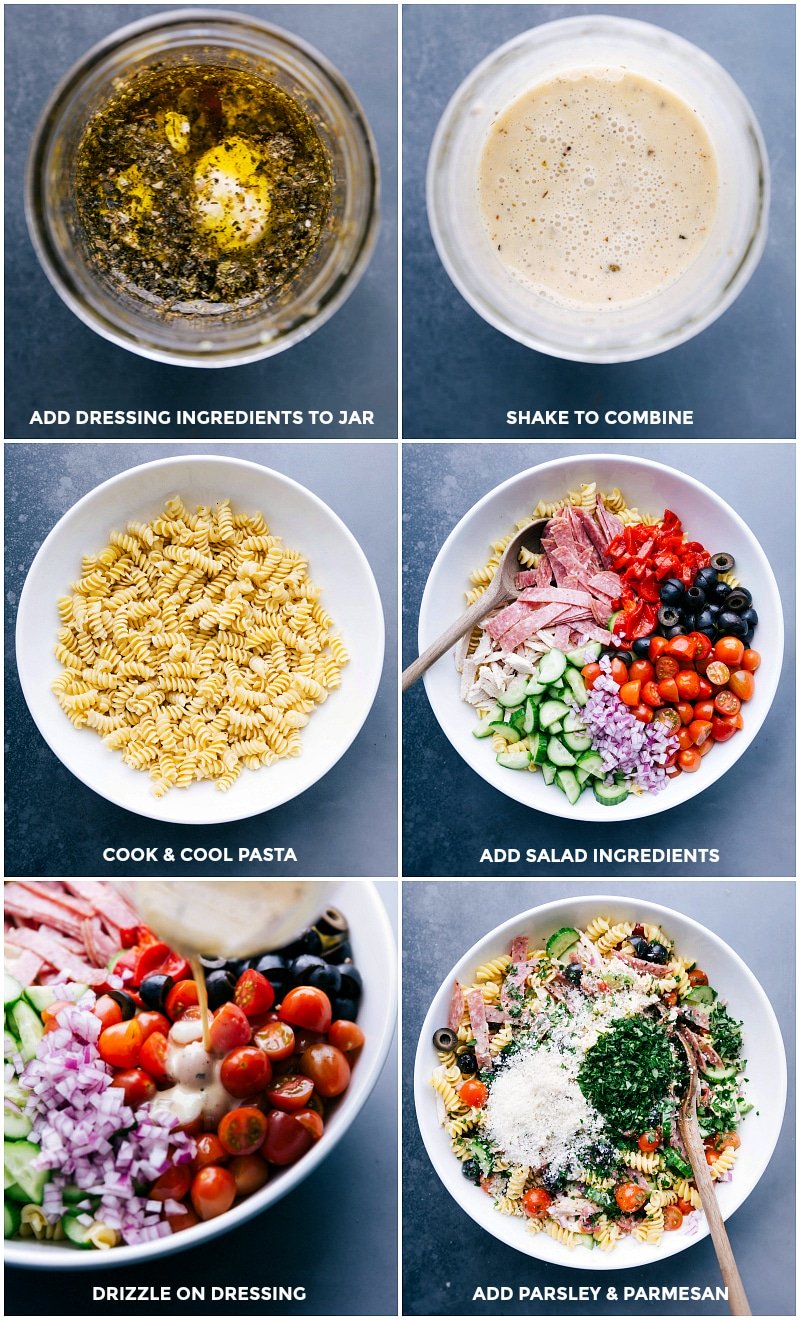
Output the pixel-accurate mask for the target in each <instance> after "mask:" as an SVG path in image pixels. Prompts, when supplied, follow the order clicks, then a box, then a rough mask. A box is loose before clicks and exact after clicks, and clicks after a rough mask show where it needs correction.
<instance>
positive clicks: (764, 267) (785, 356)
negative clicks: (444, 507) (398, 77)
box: [403, 4, 795, 439]
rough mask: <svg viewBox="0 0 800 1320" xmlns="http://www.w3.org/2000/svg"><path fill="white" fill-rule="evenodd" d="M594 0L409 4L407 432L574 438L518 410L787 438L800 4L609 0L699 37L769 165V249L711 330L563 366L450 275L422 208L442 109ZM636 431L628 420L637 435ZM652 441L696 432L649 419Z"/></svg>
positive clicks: (601, 432) (597, 431) (603, 429)
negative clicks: (747, 109)
mask: <svg viewBox="0 0 800 1320" xmlns="http://www.w3.org/2000/svg"><path fill="white" fill-rule="evenodd" d="M597 8H598V6H596V5H585V4H584V5H500V4H497V5H406V6H404V10H403V309H404V311H403V342H404V356H403V395H404V404H403V408H404V423H403V431H404V435H406V436H407V437H409V438H410V439H430V438H434V439H438V438H441V439H447V438H451V437H452V438H460V437H464V436H469V437H474V438H476V439H481V438H493V437H495V436H501V435H502V436H511V435H517V436H520V435H523V436H530V437H545V436H554V435H558V434H565V435H566V436H569V437H573V436H575V435H579V434H580V435H584V436H586V438H588V439H598V438H600V437H602V436H606V435H612V436H619V435H620V434H621V428H619V427H609V426H604V425H603V423H602V422H601V423H600V425H598V426H596V427H583V428H578V427H575V426H573V427H572V428H570V429H569V430H568V431H564V430H561V431H559V430H558V429H557V428H553V427H530V428H529V427H524V426H519V427H512V426H507V425H506V411H507V409H511V408H516V409H519V408H529V409H530V410H531V411H532V412H533V411H534V410H535V409H539V408H541V409H545V408H595V409H597V410H598V411H599V412H600V413H601V416H602V412H603V410H604V409H607V408H618V409H619V408H647V409H651V408H657V409H685V408H693V409H694V421H695V425H694V428H693V429H692V428H689V434H692V435H697V436H699V437H702V438H705V437H716V436H723V437H728V436H737V437H740V438H750V437H758V438H762V437H763V438H765V439H784V438H786V437H790V436H794V434H795V413H794V373H795V365H794V165H793V161H794V146H793V142H794V137H793V134H794V121H795V111H794V85H795V84H794V26H795V12H794V9H795V7H794V6H793V5H767V4H758V5H745V4H736V5H725V4H721V5H720V4H715V5H683V4H681V5H604V6H602V12H603V13H604V14H615V15H620V16H622V17H624V18H638V19H642V20H644V21H646V22H650V23H655V24H657V25H659V26H661V27H665V28H668V29H670V30H671V31H674V32H677V33H679V34H680V35H681V36H683V37H686V38H687V39H688V40H689V41H693V42H695V43H696V45H698V46H701V47H702V48H703V49H704V50H706V51H708V53H709V54H710V55H713V56H714V58H715V59H717V60H718V61H719V63H720V64H722V65H723V66H724V67H725V68H726V69H727V70H728V72H729V73H730V74H731V75H732V77H733V78H734V79H735V80H736V82H737V83H738V84H739V86H740V87H741V88H742V90H743V91H744V93H745V95H746V96H747V98H748V100H749V101H750V103H751V105H752V107H753V109H754V110H755V113H756V116H757V118H758V120H759V122H760V124H761V127H762V129H763V131H764V136H765V138H766V142H767V149H768V151H769V157H770V161H771V165H772V184H773V196H772V208H771V216H770V232H769V238H768V241H767V248H766V251H765V253H764V257H763V259H762V261H761V265H760V266H759V268H758V270H757V271H756V272H755V274H754V276H753V278H752V280H751V281H750V283H749V285H748V286H747V288H746V289H745V290H744V292H743V293H742V295H741V297H740V298H739V299H738V300H737V302H736V303H735V304H734V305H733V307H731V308H729V309H728V311H727V312H726V313H725V314H724V315H723V316H722V317H721V318H720V319H719V320H718V321H716V322H715V323H714V325H712V326H710V327H709V328H708V329H707V330H705V331H704V332H703V333H702V334H701V335H699V336H697V337H696V338H695V339H692V340H690V341H689V343H687V344H683V345H681V346H680V347H679V348H675V349H672V350H671V351H670V352H669V353H662V354H660V355H659V356H658V357H653V358H648V359H646V360H645V361H642V362H629V363H622V364H619V365H613V366H611V365H605V366H596V365H591V364H587V363H575V362H564V361H561V360H560V359H558V358H553V357H547V356H545V355H544V354H541V353H536V352H533V351H532V350H531V349H528V348H525V347H524V346H523V345H522V344H517V343H515V342H514V341H513V340H511V339H508V338H507V337H506V336H505V335H503V334H501V333H500V331H499V330H495V329H494V328H493V327H492V326H490V325H488V324H487V323H486V322H484V321H483V320H481V318H480V317H479V316H478V314H477V313H476V312H474V311H473V310H472V308H471V307H470V306H469V305H468V304H467V303H466V302H465V301H464V300H463V298H462V297H461V295H460V294H459V293H458V292H457V290H456V289H455V287H454V285H453V284H451V282H450V280H449V278H448V276H447V274H446V273H445V270H444V267H443V266H442V264H441V262H440V261H439V258H438V256H437V255H436V250H435V248H434V246H433V240H432V238H431V235H430V231H429V229H428V220H427V215H426V213H425V169H426V165H427V159H428V152H429V150H430V145H431V141H432V139H433V134H434V131H435V129H436V125H437V123H438V122H439V119H440V117H441V115H442V113H443V111H444V108H445V106H446V104H447V102H448V101H449V99H450V97H451V96H452V94H453V92H454V91H455V90H456V88H457V87H458V85H459V83H460V82H461V81H462V80H463V78H465V77H466V75H467V74H468V73H469V72H470V70H471V69H473V68H474V66H475V65H476V64H477V63H478V62H479V61H480V60H482V59H483V58H484V57H485V56H486V55H488V54H490V52H491V51H493V50H494V49H495V48H496V47H497V46H499V45H501V44H502V43H503V42H505V41H507V40H509V39H510V38H511V37H512V36H515V35H516V34H517V33H519V32H524V31H525V30H526V29H527V28H530V27H535V26H538V24H540V23H549V22H551V21H553V20H554V19H559V18H564V17H568V16H570V15H575V14H585V13H591V12H594V11H596V10H597ZM636 433H637V432H636V428H633V429H632V428H627V434H628V435H634V436H635V435H636ZM647 434H648V435H650V436H654V437H655V436H660V437H663V436H669V435H676V436H680V435H686V434H687V428H685V427H670V426H660V427H654V428H652V429H651V428H647Z"/></svg>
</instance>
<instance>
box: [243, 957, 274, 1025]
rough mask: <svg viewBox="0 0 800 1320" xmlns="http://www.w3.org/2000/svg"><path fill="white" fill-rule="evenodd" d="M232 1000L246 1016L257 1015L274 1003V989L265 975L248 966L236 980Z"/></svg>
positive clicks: (264, 1011)
mask: <svg viewBox="0 0 800 1320" xmlns="http://www.w3.org/2000/svg"><path fill="white" fill-rule="evenodd" d="M233 1002H234V1004H238V1006H239V1008H241V1010H242V1012H243V1013H246V1014H247V1016H248V1017H257V1016H258V1014H259V1013H266V1012H267V1010H268V1009H270V1008H272V1005H273V1004H274V1003H275V991H274V990H273V988H272V986H271V985H270V983H269V981H268V980H267V978H266V976H262V975H261V973H260V972H257V971H256V970H255V968H253V967H248V969H247V971H245V972H242V974H241V976H240V977H239V980H238V981H237V982H236V989H235V990H234V992H233Z"/></svg>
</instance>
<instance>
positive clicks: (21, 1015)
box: [11, 999, 44, 1063]
mask: <svg viewBox="0 0 800 1320" xmlns="http://www.w3.org/2000/svg"><path fill="white" fill-rule="evenodd" d="M11 1021H12V1022H13V1024H14V1027H15V1028H16V1031H17V1033H18V1035H19V1052H20V1054H21V1055H22V1057H23V1059H24V1060H25V1062H26V1063H30V1061H31V1059H33V1058H35V1057H36V1047H37V1045H38V1044H39V1041H40V1040H41V1039H42V1036H43V1035H44V1027H43V1026H42V1019H41V1018H40V1017H39V1015H38V1013H35V1012H34V1010H33V1009H32V1008H31V1006H30V1004H28V1003H26V1002H25V1000H24V999H20V1001H19V1003H18V1004H15V1005H14V1007H13V1008H12V1010H11Z"/></svg>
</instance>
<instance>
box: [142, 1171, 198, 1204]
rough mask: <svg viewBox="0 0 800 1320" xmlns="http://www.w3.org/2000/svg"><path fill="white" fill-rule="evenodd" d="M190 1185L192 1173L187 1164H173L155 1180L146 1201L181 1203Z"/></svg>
mask: <svg viewBox="0 0 800 1320" xmlns="http://www.w3.org/2000/svg"><path fill="white" fill-rule="evenodd" d="M191 1185H192V1171H191V1169H190V1168H189V1165H188V1164H174V1165H173V1166H172V1168H171V1169H167V1171H166V1173H162V1175H161V1177H160V1178H156V1180H155V1182H154V1183H153V1186H152V1187H151V1188H150V1191H149V1192H148V1193H147V1199H148V1201H182V1200H183V1198H184V1196H185V1195H186V1193H187V1192H188V1190H189V1188H190V1187H191Z"/></svg>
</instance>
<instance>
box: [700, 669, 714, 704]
mask: <svg viewBox="0 0 800 1320" xmlns="http://www.w3.org/2000/svg"><path fill="white" fill-rule="evenodd" d="M713 695H714V689H713V687H712V686H711V684H710V683H709V681H708V679H707V678H703V676H702V674H701V675H700V700H701V701H708V699H709V697H712V696H713Z"/></svg>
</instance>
